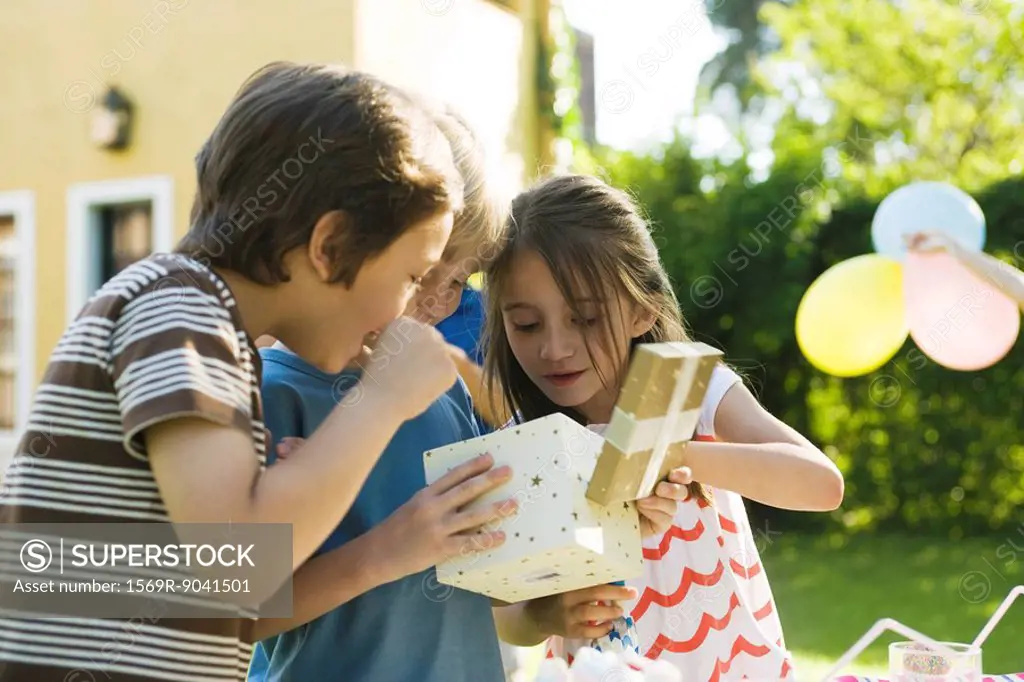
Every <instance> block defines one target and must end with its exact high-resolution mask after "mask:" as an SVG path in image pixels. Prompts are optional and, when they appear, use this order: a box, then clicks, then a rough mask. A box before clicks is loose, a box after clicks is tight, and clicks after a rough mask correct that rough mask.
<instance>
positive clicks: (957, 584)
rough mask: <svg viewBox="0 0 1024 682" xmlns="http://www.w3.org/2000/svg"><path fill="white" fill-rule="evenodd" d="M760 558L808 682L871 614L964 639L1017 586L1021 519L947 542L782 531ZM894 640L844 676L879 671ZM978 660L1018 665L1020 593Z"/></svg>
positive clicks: (1023, 618)
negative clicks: (839, 542) (832, 541)
mask: <svg viewBox="0 0 1024 682" xmlns="http://www.w3.org/2000/svg"><path fill="white" fill-rule="evenodd" d="M762 559H763V561H764V564H765V567H766V569H767V571H768V576H769V578H770V579H771V584H772V590H773V592H774V593H775V600H776V603H777V605H778V608H779V613H780V616H781V618H782V624H783V628H784V631H785V633H786V643H787V645H788V646H789V648H790V649H791V650H792V651H793V652H794V654H795V655H796V658H797V676H798V679H800V680H817V679H820V676H821V675H823V674H824V673H825V672H827V671H828V669H829V668H830V667H831V666H830V663H831V662H834V661H835V660H836V659H837V658H838V657H839V656H841V655H842V654H843V652H844V651H845V650H846V649H847V648H848V647H849V646H851V645H852V644H853V643H854V642H855V641H856V640H857V639H858V638H859V637H860V636H861V635H862V634H863V633H864V632H866V631H867V630H868V628H870V627H871V625H872V624H873V623H874V622H875V621H876V620H878V619H880V618H884V617H890V618H894V619H896V620H898V621H900V622H901V623H903V624H904V625H907V626H908V627H911V628H913V629H915V630H918V631H919V632H922V633H924V634H926V635H929V636H930V637H933V638H936V639H944V640H947V641H949V640H952V641H960V642H963V641H970V640H972V639H973V638H974V637H975V635H976V634H977V633H978V631H979V630H980V629H981V627H982V626H983V625H984V623H985V621H986V620H988V618H989V616H990V615H991V614H992V613H993V612H994V611H995V609H996V607H997V606H998V605H999V602H1001V601H1002V600H1003V598H1004V597H1005V596H1006V594H1007V593H1008V592H1009V591H1010V589H1011V588H1012V587H1014V586H1016V585H1019V584H1024V525H1022V526H1021V527H1020V529H1019V530H1018V531H1016V532H1012V533H1008V534H1006V535H1005V536H1002V537H999V536H996V537H991V538H983V539H969V540H959V541H955V542H953V541H941V540H938V541H937V540H931V539H921V538H914V537H862V538H857V539H854V540H850V541H847V544H846V545H845V546H830V545H829V543H828V541H826V540H824V539H812V538H808V537H800V536H796V535H786V534H783V535H781V536H779V537H773V538H772V542H771V544H770V545H769V546H767V547H764V548H763V550H762ZM986 592H987V594H986ZM961 593H962V594H961ZM972 602H977V603H972ZM898 639H901V638H900V637H899V636H897V635H888V636H883V637H882V638H880V639H879V640H878V641H876V643H875V644H874V645H873V646H872V647H870V648H869V649H868V650H867V651H865V652H864V653H863V654H862V655H861V657H860V658H859V659H858V660H857V661H856V662H855V664H854V665H853V667H852V668H851V669H850V670H848V671H844V672H848V673H860V674H866V675H878V674H880V673H884V672H885V668H886V666H887V664H888V652H887V646H888V643H889V642H892V641H895V640H898ZM983 659H984V669H985V672H987V673H1005V672H1021V671H1024V597H1020V598H1018V600H1017V602H1016V603H1015V605H1014V607H1012V608H1011V610H1010V612H1009V613H1008V614H1007V615H1006V616H1005V617H1004V618H1003V620H1002V621H1001V623H1000V625H999V627H998V628H997V629H996V631H995V633H994V634H993V635H992V636H991V637H990V638H989V639H988V641H987V642H986V643H985V646H984V648H983Z"/></svg>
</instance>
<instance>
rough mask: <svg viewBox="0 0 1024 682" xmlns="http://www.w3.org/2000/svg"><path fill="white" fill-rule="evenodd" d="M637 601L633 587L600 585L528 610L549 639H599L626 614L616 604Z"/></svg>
mask: <svg viewBox="0 0 1024 682" xmlns="http://www.w3.org/2000/svg"><path fill="white" fill-rule="evenodd" d="M635 598H636V590H635V589H633V588H632V587H624V586H622V585H597V586H595V587H586V588H584V589H582V590H573V591H572V592H564V593H562V594H553V595H551V596H550V597H541V598H540V599H534V600H532V601H530V602H529V603H528V604H527V605H526V610H527V613H529V614H530V617H531V619H532V620H533V621H534V623H535V624H536V625H537V627H538V629H540V630H541V632H544V633H545V634H547V635H549V636H550V635H559V636H561V637H566V638H572V639H596V638H598V637H603V636H604V635H607V634H608V633H609V632H611V629H612V621H613V620H615V619H616V618H618V617H620V616H621V615H622V614H623V609H622V607H621V606H619V605H618V604H617V603H616V602H620V601H626V600H628V599H635ZM599 602H604V604H605V605H600V604H599Z"/></svg>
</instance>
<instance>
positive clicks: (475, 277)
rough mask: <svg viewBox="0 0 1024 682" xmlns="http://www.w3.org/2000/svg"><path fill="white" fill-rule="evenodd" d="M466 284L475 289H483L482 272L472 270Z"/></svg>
mask: <svg viewBox="0 0 1024 682" xmlns="http://www.w3.org/2000/svg"><path fill="white" fill-rule="evenodd" d="M468 284H469V286H470V288H472V289H476V290H477V291H480V290H481V289H483V288H484V273H482V272H474V273H473V274H472V275H470V276H469V281H468Z"/></svg>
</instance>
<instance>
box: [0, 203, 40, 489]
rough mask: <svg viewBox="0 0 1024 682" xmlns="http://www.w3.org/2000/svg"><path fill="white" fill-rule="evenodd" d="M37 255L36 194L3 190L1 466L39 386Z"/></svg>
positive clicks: (0, 244)
mask: <svg viewBox="0 0 1024 682" xmlns="http://www.w3.org/2000/svg"><path fill="white" fill-rule="evenodd" d="M35 258H36V256H35V199H34V197H33V195H32V193H31V192H27V191H11V192H0V471H2V469H3V468H6V464H7V461H8V459H9V458H10V457H11V455H12V454H13V452H14V446H15V444H16V440H17V437H18V435H19V432H20V431H21V429H22V428H24V426H25V422H26V420H27V418H28V411H29V403H30V402H31V400H32V391H33V389H34V387H35V379H36V377H35V357H36V355H35V326H36V320H35V308H36V306H35V300H36V292H35Z"/></svg>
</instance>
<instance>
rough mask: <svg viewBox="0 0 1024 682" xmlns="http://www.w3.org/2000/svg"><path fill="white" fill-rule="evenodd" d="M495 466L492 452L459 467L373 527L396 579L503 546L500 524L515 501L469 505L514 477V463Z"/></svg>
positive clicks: (382, 557)
mask: <svg viewBox="0 0 1024 682" xmlns="http://www.w3.org/2000/svg"><path fill="white" fill-rule="evenodd" d="M493 466H494V459H493V458H492V457H491V456H490V455H489V454H488V455H482V456H480V457H477V458H475V459H472V460H470V461H468V462H466V463H465V464H461V465H459V466H457V467H456V468H454V469H452V470H451V471H449V472H448V473H447V474H445V475H444V476H443V477H441V478H439V479H438V480H437V481H435V482H434V483H433V484H431V485H430V486H428V487H426V488H424V489H423V490H421V491H419V492H418V493H416V495H415V496H413V498H412V499H411V500H409V501H408V502H406V503H405V504H404V505H402V506H401V507H399V508H398V509H397V510H396V511H395V512H394V513H393V514H392V515H391V516H389V517H388V518H387V519H386V520H385V521H384V522H383V523H381V524H380V526H378V527H377V528H374V529H373V531H371V532H372V533H374V534H375V535H376V536H377V538H378V544H377V545H376V546H377V547H379V563H380V567H381V570H386V571H387V572H388V573H390V574H392V575H395V577H394V578H393V579H395V580H397V579H398V578H402V577H405V576H407V575H412V574H414V573H418V572H420V571H422V570H425V569H427V568H430V567H431V566H435V565H437V564H439V563H443V562H444V561H445V560H446V559H448V558H449V557H458V556H466V555H470V554H474V553H476V552H479V551H484V550H488V549H493V548H495V547H498V546H500V545H502V544H503V543H504V542H505V533H504V532H502V531H500V530H498V528H499V527H500V523H501V521H502V520H504V519H505V518H507V517H509V516H511V515H513V514H514V513H515V512H516V510H517V509H518V505H517V504H516V502H515V500H513V499H511V498H509V499H507V500H503V501H501V502H495V503H493V504H490V505H486V506H484V507H483V508H481V509H477V510H473V511H471V510H468V509H465V508H464V507H465V506H466V505H468V504H469V503H470V502H472V501H473V500H475V499H477V498H478V497H480V496H481V495H483V494H484V493H487V492H490V491H491V490H493V489H495V488H497V487H498V486H500V485H503V484H505V483H507V482H508V480H509V479H510V478H511V477H512V470H511V468H509V467H507V466H501V467H498V468H497V469H493V468H492V467H493Z"/></svg>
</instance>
